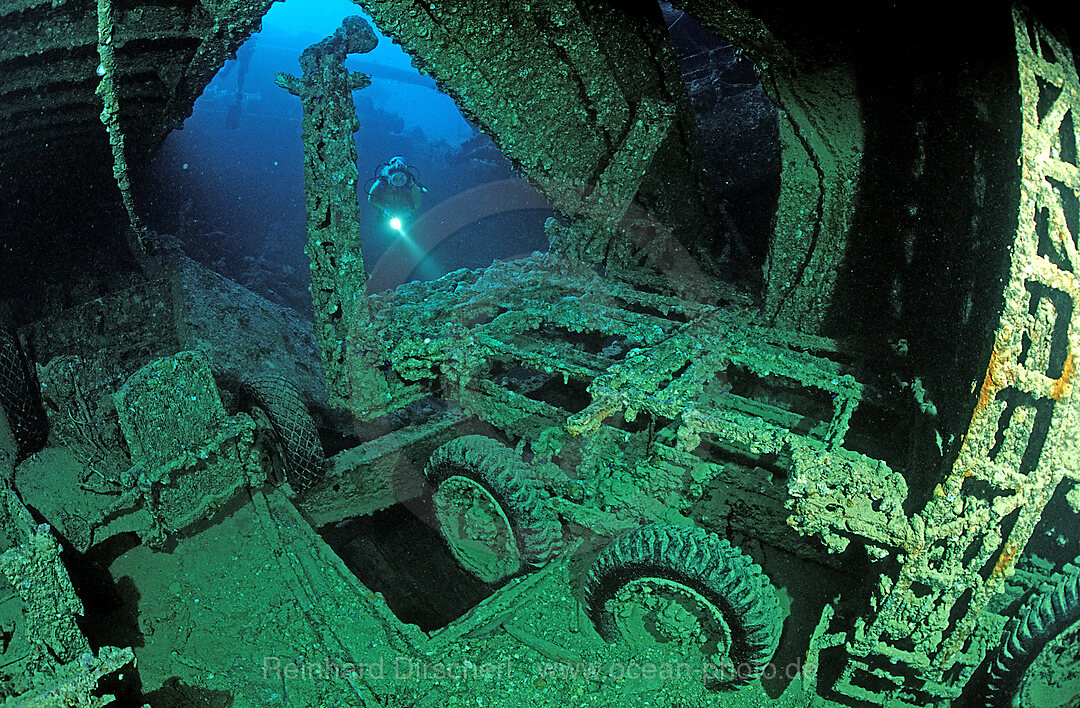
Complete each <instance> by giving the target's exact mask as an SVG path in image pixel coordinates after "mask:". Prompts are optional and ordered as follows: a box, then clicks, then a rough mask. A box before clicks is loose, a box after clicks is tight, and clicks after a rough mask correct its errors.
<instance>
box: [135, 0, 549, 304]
mask: <svg viewBox="0 0 1080 708" xmlns="http://www.w3.org/2000/svg"><path fill="white" fill-rule="evenodd" d="M348 15H360V16H362V17H365V19H369V18H367V17H366V16H365V15H364V13H363V12H362V11H361V10H360V8H359V7H358V6H356V5H354V4H352V3H350V2H346V1H345V0H303V2H301V0H289V2H282V3H275V4H274V5H273V6H271V8H270V11H269V12H268V14H267V15H266V17H265V18H264V20H263V28H262V31H261V32H259V33H258V34H255V35H252V38H251V39H250V40H249V41H248V43H247V44H245V46H244V47H242V48H241V49H240V51H239V52H238V57H239V59H233V60H231V61H229V62H227V63H226V64H225V66H224V67H222V69H221V71H220V72H219V73H218V75H217V76H216V77H215V78H214V80H213V81H212V82H211V83H210V84H209V85H208V86H207V87H206V89H205V90H204V91H203V94H202V95H201V96H200V97H199V99H198V100H197V101H196V103H195V107H194V110H193V112H192V115H191V116H190V117H189V118H188V119H187V120H186V121H185V122H184V125H183V129H182V130H177V131H174V132H173V133H171V134H170V135H169V137H168V138H167V139H166V140H165V143H164V144H163V146H162V149H161V150H160V151H159V152H158V154H157V155H156V156H155V158H154V159H153V160H152V162H151V165H150V169H149V174H148V175H147V184H148V185H149V186H148V189H147V193H146V195H145V198H146V201H147V206H148V212H149V218H150V221H151V225H152V226H153V227H154V228H156V229H157V230H159V231H162V232H164V233H170V234H174V235H176V236H177V237H178V238H179V239H180V242H181V244H182V246H183V247H184V249H185V250H186V251H187V252H188V253H189V254H190V255H191V256H192V257H194V258H196V259H197V260H200V261H201V262H203V263H204V264H206V265H208V266H210V267H212V268H214V269H215V270H217V271H218V272H220V273H222V274H223V275H226V276H227V277H230V278H232V279H234V280H237V281H238V282H240V283H241V284H243V285H246V286H248V287H250V288H252V289H253V290H256V291H257V292H260V293H262V294H263V295H266V296H267V297H270V298H271V299H273V300H275V301H277V302H280V303H282V304H286V305H289V306H292V307H295V308H296V309H298V310H301V311H305V308H307V307H308V306H309V305H308V303H309V300H308V299H307V292H306V291H307V285H308V282H309V281H308V264H307V260H306V257H305V256H304V254H303V246H304V243H305V241H306V236H305V212H304V168H303V152H302V143H301V139H300V136H301V120H302V114H301V107H300V101H299V99H298V98H296V97H295V96H292V95H290V94H289V93H287V92H286V91H284V90H283V89H281V88H279V87H278V86H277V85H276V84H275V83H274V75H275V73H276V72H279V71H286V72H289V73H291V74H293V75H297V76H298V75H299V74H300V66H299V62H298V57H299V55H300V53H301V52H302V51H303V50H304V49H305V48H306V47H308V46H310V45H311V44H313V43H315V42H317V41H319V40H321V39H323V38H324V37H326V36H327V35H329V34H331V33H333V31H334V30H335V29H336V28H337V27H338V26H340V24H341V20H342V19H343V18H344V17H346V16H348ZM369 22H370V20H369ZM373 26H374V25H373ZM245 55H247V59H248V60H249V62H248V65H247V71H246V72H244V71H243V68H244V66H243V59H244V58H245ZM346 66H347V67H349V68H350V69H351V70H362V71H363V72H364V73H367V74H369V75H370V76H371V77H372V83H371V86H369V87H368V88H365V89H363V90H360V91H357V92H354V94H353V99H354V101H355V103H356V105H357V113H358V116H359V118H360V125H361V128H360V130H359V131H358V132H357V133H356V146H357V153H358V160H357V166H358V170H359V173H360V180H359V181H360V185H359V187H360V189H361V196H360V207H361V212H360V213H361V219H362V225H363V227H364V233H363V236H362V242H363V250H364V258H365V263H366V266H367V268H368V270H369V272H372V271H373V272H375V274H376V277H375V278H374V279H373V281H372V283H371V289H373V290H378V289H381V288H384V287H392V286H394V285H396V284H398V283H399V282H402V281H404V280H408V279H413V278H421V279H428V278H433V277H438V276H439V275H442V274H444V273H446V272H449V271H451V270H455V269H457V268H461V267H469V268H476V267H483V266H486V265H488V264H490V263H491V261H492V259H493V258H496V257H498V258H503V259H507V258H513V257H516V256H520V255H524V254H527V253H530V252H532V251H534V250H544V249H546V247H547V241H546V239H545V237H544V235H543V221H544V219H545V218H546V216H548V215H550V214H551V213H552V212H551V210H550V208H549V207H548V206H547V204H546V202H545V201H544V200H543V198H542V197H540V196H539V195H538V194H536V193H535V192H534V191H532V190H531V189H528V190H527V193H524V195H523V193H522V192H521V190H520V183H521V180H520V179H519V178H518V177H517V176H516V175H515V173H514V171H513V169H512V167H511V166H510V164H509V162H507V161H506V160H505V158H503V156H502V155H501V153H499V151H498V150H497V149H496V148H495V147H494V144H493V143H491V141H490V140H489V139H488V138H487V137H486V136H484V135H483V134H482V133H480V132H479V131H477V130H476V129H475V128H473V126H471V125H470V124H469V123H468V121H466V120H465V119H464V118H463V117H462V115H461V113H460V111H459V110H458V109H457V107H456V106H455V105H454V102H453V101H452V100H451V99H450V98H449V97H448V96H446V95H445V94H443V93H441V92H440V91H439V90H438V88H437V86H436V85H435V82H434V81H433V80H431V79H430V78H429V77H426V76H423V75H421V74H420V73H419V72H418V71H417V70H416V69H415V68H413V66H412V62H411V60H410V58H409V56H408V55H407V54H406V53H405V52H404V51H403V50H402V49H401V48H400V47H399V46H397V45H396V44H394V43H393V42H392V41H391V40H390V39H388V38H386V37H384V36H382V35H379V43H378V45H377V46H376V48H375V49H374V50H373V51H371V52H369V53H367V54H361V55H352V56H350V57H349V59H348V61H347V63H346ZM241 75H242V76H243V80H242V82H241V81H239V79H240V77H241ZM237 106H238V108H237ZM230 111H231V112H232V115H231V116H230ZM394 155H402V156H404V157H405V159H406V161H407V162H409V164H410V165H412V166H413V167H414V168H415V169H416V170H417V171H418V172H419V175H420V178H421V181H422V183H423V184H424V185H425V186H426V187H427V188H428V190H429V191H428V193H427V194H425V195H424V205H423V206H422V207H421V209H420V210H419V212H417V214H415V215H414V222H415V223H414V224H412V225H411V226H415V229H411V228H410V225H407V227H406V233H405V234H404V235H402V234H399V233H398V232H396V231H394V230H392V229H390V228H389V227H388V226H387V224H385V223H383V222H382V219H381V217H380V215H379V214H378V213H377V212H376V210H375V209H373V208H371V207H370V206H369V205H368V204H367V203H366V199H365V198H364V195H363V190H364V189H365V184H364V182H365V180H367V179H368V178H369V177H370V176H371V175H373V174H374V173H375V172H376V171H377V170H378V168H379V166H380V165H382V164H383V163H384V162H385V161H387V160H388V159H389V158H390V157H392V156H394ZM506 185H511V186H514V188H513V189H509V190H508V189H506V188H505V187H506ZM537 207H542V208H537Z"/></svg>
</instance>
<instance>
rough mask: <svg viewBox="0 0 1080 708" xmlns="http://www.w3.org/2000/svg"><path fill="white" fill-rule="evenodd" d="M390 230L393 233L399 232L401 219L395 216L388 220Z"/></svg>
mask: <svg viewBox="0 0 1080 708" xmlns="http://www.w3.org/2000/svg"><path fill="white" fill-rule="evenodd" d="M390 228H392V229H393V230H394V231H401V219H399V218H397V217H396V216H395V217H393V218H392V219H390Z"/></svg>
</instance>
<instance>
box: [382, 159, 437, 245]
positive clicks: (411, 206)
mask: <svg viewBox="0 0 1080 708" xmlns="http://www.w3.org/2000/svg"><path fill="white" fill-rule="evenodd" d="M372 179H373V180H374V183H373V184H372V185H371V188H370V189H368V202H370V203H371V205H372V206H374V207H376V208H377V209H379V210H380V211H382V213H383V214H385V215H386V216H387V217H390V218H391V219H393V220H397V221H396V223H397V224H398V225H396V226H394V228H395V229H399V230H400V220H401V219H402V218H403V217H406V216H409V215H410V214H412V213H413V212H414V211H416V210H417V209H419V208H420V195H421V194H423V193H424V192H426V191H427V187H425V186H424V185H422V184H420V180H419V179H418V177H417V174H416V169H415V168H413V167H409V166H408V165H407V164H405V158H403V157H401V156H400V155H399V156H397V157H392V158H390V161H389V162H387V163H386V164H385V165H383V166H382V167H380V168H379V171H378V172H376V173H375V177H373V178H372ZM392 223H393V222H392Z"/></svg>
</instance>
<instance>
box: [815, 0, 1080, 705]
mask: <svg viewBox="0 0 1080 708" xmlns="http://www.w3.org/2000/svg"><path fill="white" fill-rule="evenodd" d="M1013 20H1014V26H1015V36H1016V48H1017V55H1018V67H1019V74H1020V97H1021V112H1022V137H1021V160H1020V167H1021V183H1020V199H1019V213H1018V220H1017V228H1016V233H1015V238H1014V241H1013V246H1012V258H1011V264H1010V272H1009V277H1008V281H1007V283H1006V285H1005V289H1004V309H1003V312H1002V315H1001V319H1000V322H999V326H998V329H997V331H996V334H995V339H994V348H993V352H992V354H991V356H990V361H989V363H988V365H987V368H986V375H985V378H984V380H983V382H982V385H981V389H980V390H979V395H978V400H977V402H976V405H975V409H974V412H973V415H972V418H971V421H970V424H969V426H968V430H967V433H966V434H965V436H964V439H963V443H962V445H961V449H960V453H959V456H958V458H957V460H956V462H955V464H954V465H953V467H952V469H951V471H950V472H949V474H948V475H947V476H946V478H945V480H944V481H943V482H942V483H941V484H940V485H938V486H937V487H936V488H935V489H934V494H933V498H932V499H931V501H930V502H929V503H928V504H927V505H926V507H925V508H924V509H923V510H922V511H921V512H920V513H918V514H916V515H914V516H913V517H911V518H909V519H896V520H895V521H896V522H899V523H897V524H896V528H900V529H901V530H900V531H899V532H898V533H896V534H895V537H894V539H892V541H893V545H894V546H895V547H896V548H897V549H898V558H899V559H900V560H901V566H900V572H899V575H898V577H896V578H895V579H894V578H892V577H888V576H883V577H882V579H881V581H880V583H879V587H878V591H877V593H876V597H875V598H874V600H873V604H872V613H871V614H870V615H869V616H868V617H867V618H866V620H865V622H863V621H860V622H858V623H857V625H856V627H855V631H854V634H853V637H852V638H851V639H850V640H849V642H848V647H847V649H848V653H849V655H850V659H849V663H848V666H847V668H846V670H845V671H844V672H843V673H842V675H841V676H840V678H839V679H838V680H837V682H836V684H835V686H834V688H835V689H836V690H837V691H838V692H840V693H842V694H845V695H849V696H853V697H858V698H863V699H880V698H881V696H882V693H886V694H888V695H889V696H890V697H891V698H892V699H893V700H895V701H897V702H898V703H906V702H910V703H911V704H912V705H925V704H926V703H929V702H933V701H935V700H940V699H945V698H951V697H955V696H957V695H959V693H960V690H961V689H962V688H963V686H964V684H965V683H966V682H967V679H968V678H969V677H970V675H971V673H972V672H973V671H974V669H975V667H977V666H978V665H979V663H981V661H982V659H983V656H984V654H985V650H986V647H985V642H984V641H981V640H980V638H979V629H980V627H983V626H988V625H989V624H993V623H992V622H987V621H985V620H988V619H992V618H988V617H987V615H986V614H985V611H986V608H987V606H988V603H989V602H990V600H991V599H992V598H993V597H994V596H995V595H997V594H998V593H1000V592H1001V591H1002V590H1003V587H1004V583H1005V578H1006V577H1007V576H1009V575H1011V574H1012V572H1013V568H1014V565H1015V563H1016V561H1017V560H1018V558H1019V557H1020V555H1021V553H1022V552H1023V550H1024V547H1025V545H1026V544H1027V542H1028V540H1029V538H1030V536H1031V534H1032V531H1033V529H1034V528H1035V525H1036V524H1037V523H1038V522H1039V520H1040V518H1041V516H1042V513H1043V509H1044V507H1045V505H1046V503H1047V502H1048V501H1049V500H1050V498H1051V497H1052V496H1053V495H1054V493H1055V491H1056V490H1057V488H1058V486H1059V485H1060V484H1061V483H1062V482H1063V481H1065V482H1066V483H1068V484H1075V483H1076V482H1077V481H1080V465H1078V464H1077V460H1078V454H1080V439H1078V436H1077V434H1076V432H1075V431H1076V430H1077V429H1078V427H1077V426H1078V425H1080V420H1078V418H1080V410H1078V409H1080V395H1078V392H1077V387H1076V386H1074V377H1075V374H1076V365H1077V360H1076V359H1077V356H1078V355H1080V248H1078V245H1077V240H1078V237H1080V233H1077V232H1078V231H1080V227H1078V225H1077V221H1078V219H1080V216H1078V206H1077V205H1078V203H1080V169H1078V167H1077V162H1078V161H1077V144H1078V143H1080V131H1078V122H1080V81H1078V79H1077V73H1076V65H1075V63H1074V60H1073V57H1072V54H1071V52H1070V50H1069V47H1068V46H1067V45H1065V44H1063V43H1061V42H1059V41H1058V40H1057V39H1056V38H1055V37H1054V36H1053V35H1051V34H1050V33H1049V32H1048V31H1047V30H1046V29H1045V28H1044V27H1042V26H1040V25H1039V24H1038V23H1037V22H1036V21H1033V20H1031V19H1030V18H1028V17H1027V16H1026V15H1025V13H1024V12H1022V11H1021V10H1019V9H1014V11H1013ZM1067 498H1068V500H1069V502H1070V504H1071V505H1072V507H1073V509H1074V510H1076V511H1080V488H1077V487H1075V486H1074V487H1073V488H1072V489H1071V490H1070V492H1069V494H1068V495H1067ZM796 519H797V517H796ZM797 520H798V519H797ZM849 521H850V520H849ZM849 530H850V531H851V532H853V534H854V535H862V534H863V533H864V532H869V531H871V529H869V528H867V529H862V528H859V527H858V526H857V525H856V526H852V527H849ZM882 687H884V688H882Z"/></svg>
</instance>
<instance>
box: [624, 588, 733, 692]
mask: <svg viewBox="0 0 1080 708" xmlns="http://www.w3.org/2000/svg"><path fill="white" fill-rule="evenodd" d="M609 611H611V613H612V616H613V617H614V619H615V628H616V631H617V632H618V633H619V635H620V637H621V639H622V641H623V642H625V643H627V644H628V645H629V646H631V647H633V648H635V649H639V650H646V649H649V648H652V647H661V648H663V649H664V650H665V651H666V652H668V653H670V654H673V655H675V658H676V659H677V661H679V662H686V663H688V664H689V665H690V666H691V667H693V668H697V667H699V666H700V667H701V668H702V669H703V671H702V676H703V677H705V679H706V680H705V683H706V684H710V685H711V684H715V683H718V682H719V683H722V682H723V677H724V674H725V672H726V671H728V670H729V669H730V668H731V667H730V666H729V664H730V658H729V657H730V654H731V630H730V628H729V627H728V623H727V621H726V620H725V619H724V615H723V613H722V612H721V611H720V609H719V608H718V607H716V605H714V604H713V603H712V602H710V601H709V600H708V599H706V598H705V597H704V596H703V595H701V594H700V593H698V592H697V591H696V590H694V589H692V588H689V587H687V586H686V585H683V584H682V583H679V582H676V581H673V580H668V579H666V578H648V577H647V578H638V579H636V580H633V581H631V582H629V583H627V584H626V585H624V586H623V587H621V588H620V589H619V590H618V592H616V593H615V595H614V597H613V598H612V599H611V601H609ZM707 664H708V665H711V666H706V665H707ZM705 668H708V671H704V669H705Z"/></svg>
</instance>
